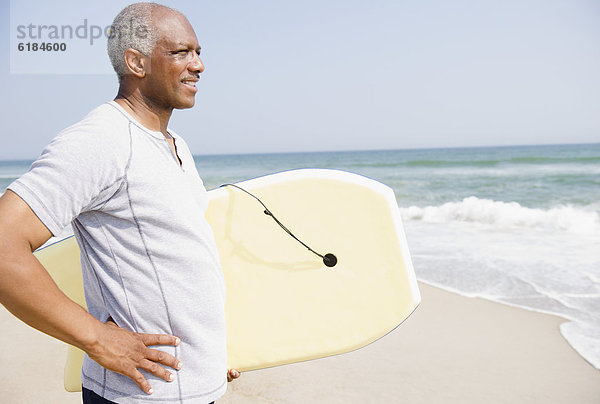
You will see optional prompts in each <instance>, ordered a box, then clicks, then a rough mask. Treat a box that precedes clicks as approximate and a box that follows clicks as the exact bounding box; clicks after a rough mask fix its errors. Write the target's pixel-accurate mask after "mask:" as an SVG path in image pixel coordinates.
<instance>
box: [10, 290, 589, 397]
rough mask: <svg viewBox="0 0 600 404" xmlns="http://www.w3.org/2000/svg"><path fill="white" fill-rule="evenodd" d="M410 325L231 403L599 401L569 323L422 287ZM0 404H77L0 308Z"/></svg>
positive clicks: (49, 346) (286, 371)
mask: <svg viewBox="0 0 600 404" xmlns="http://www.w3.org/2000/svg"><path fill="white" fill-rule="evenodd" d="M420 287H421V292H422V295H423V302H422V303H421V306H420V307H419V308H418V309H417V311H416V312H415V313H414V314H413V316H412V317H411V318H410V319H408V320H407V321H406V322H405V324H403V325H402V326H400V327H399V328H397V329H396V330H395V331H393V332H392V333H390V334H389V335H387V336H385V337H384V338H382V339H381V340H379V341H377V342H375V343H374V344H372V345H370V346H368V347H365V348H363V349H360V350H358V351H355V352H351V353H348V354H344V355H339V356H335V357H331V358H325V359H320V360H314V361H309V362H304V363H298V364H293V365H287V366H280V367H277V368H272V369H265V370H260V371H252V372H246V373H244V374H242V377H241V378H240V379H238V380H237V381H235V382H233V383H231V384H230V385H229V390H228V392H227V394H226V395H225V396H224V397H223V398H222V399H221V400H219V404H225V403H236V404H238V403H239V404H244V403H252V404H260V403H309V402H310V403H411V404H412V403H485V404H494V403H544V404H545V403H552V404H554V403H568V404H584V403H600V371H598V370H596V369H595V368H593V367H592V366H591V365H590V364H588V363H587V362H586V361H584V360H583V359H582V358H581V357H580V356H579V355H578V354H577V353H576V352H575V351H574V350H573V349H572V348H571V347H570V346H569V345H568V343H567V342H566V341H565V340H564V339H563V338H562V336H561V335H560V332H559V329H558V326H559V324H560V323H561V322H563V321H564V320H563V319H561V318H558V317H554V316H550V315H545V314H539V313H534V312H530V311H526V310H522V309H518V308H513V307H508V306H505V305H501V304H497V303H493V302H489V301H486V300H481V299H471V298H466V297H462V296H459V295H456V294H453V293H449V292H446V291H443V290H440V289H437V288H434V287H431V286H428V285H424V284H420ZM0 326H2V334H0V344H1V346H2V351H1V353H0V364H1V369H2V370H1V371H2V375H1V376H2V379H1V380H2V384H1V386H0V403H2V404H4V403H10V404H20V403H23V404H30V403H61V404H62V403H65V404H68V403H79V402H81V399H80V395H79V394H78V393H66V392H64V390H63V388H62V368H63V361H64V356H65V347H64V346H63V345H62V343H60V342H58V341H54V340H52V339H51V338H49V337H47V336H45V335H43V334H41V333H39V332H37V331H35V330H32V329H31V328H29V327H27V326H26V325H24V324H22V323H20V322H19V321H18V320H16V319H15V318H14V317H12V316H11V315H10V314H9V313H8V312H7V311H6V310H4V309H2V311H0Z"/></svg>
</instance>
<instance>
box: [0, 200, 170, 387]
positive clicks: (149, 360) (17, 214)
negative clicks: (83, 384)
mask: <svg viewBox="0 0 600 404" xmlns="http://www.w3.org/2000/svg"><path fill="white" fill-rule="evenodd" d="M51 236H52V234H51V233H50V231H49V230H48V229H47V228H46V226H44V224H43V223H42V222H41V221H40V219H38V217H37V216H36V215H35V213H33V211H32V210H31V208H30V207H29V205H27V204H26V203H25V201H23V200H22V199H21V198H20V197H19V196H18V195H17V194H15V193H14V192H12V191H10V190H7V191H6V192H5V193H4V195H2V197H0V303H2V304H3V305H4V306H5V307H6V308H7V309H8V310H9V311H10V312H11V313H13V314H14V315H15V316H17V317H18V318H20V319H21V320H22V321H24V322H25V323H27V324H29V325H30V326H32V327H34V328H36V329H38V330H40V331H42V332H44V333H46V334H48V335H51V336H53V337H55V338H58V339H60V340H62V341H64V342H66V343H69V344H71V345H74V346H76V347H78V348H80V349H82V350H83V351H85V352H87V354H88V355H89V356H90V358H92V359H93V360H95V361H96V362H98V363H99V364H100V365H102V366H104V367H105V368H107V369H109V370H112V371H114V372H117V373H121V374H123V375H125V376H128V377H130V378H131V379H132V380H133V381H135V383H137V384H138V386H140V388H141V389H142V390H144V391H145V392H146V393H148V394H151V393H152V388H151V387H150V384H149V383H148V381H147V380H146V379H145V378H144V376H143V375H142V374H141V373H140V372H139V371H138V369H144V370H146V371H148V372H150V373H152V374H154V375H155V376H157V377H160V378H162V379H164V380H167V381H171V380H172V375H171V373H170V372H169V371H167V370H166V369H165V368H164V367H162V366H160V365H159V363H160V364H163V365H166V366H170V367H172V368H174V369H180V368H181V362H180V361H179V360H178V359H177V358H175V357H173V356H172V355H169V354H167V353H166V352H162V351H158V350H155V349H150V348H148V346H151V345H177V344H179V338H176V337H174V336H171V335H158V334H139V333H133V332H130V331H128V330H125V329H123V328H120V327H117V326H116V325H115V324H114V323H107V324H105V323H102V322H100V321H98V320H97V319H95V318H94V317H93V316H91V315H90V314H89V313H88V312H87V311H85V310H84V309H83V308H82V307H81V306H79V305H78V304H77V303H75V302H73V301H72V300H71V299H69V298H68V297H67V296H66V295H65V294H64V293H63V292H62V291H61V290H60V289H59V288H58V286H56V283H54V281H53V280H52V278H51V277H50V275H49V274H48V272H47V271H46V269H45V268H44V267H43V266H42V264H40V262H39V261H38V260H37V259H36V258H35V256H34V255H33V251H35V250H36V249H37V248H39V247H40V246H41V245H42V244H44V243H45V242H46V241H47V240H48V239H49V238H50V237H51Z"/></svg>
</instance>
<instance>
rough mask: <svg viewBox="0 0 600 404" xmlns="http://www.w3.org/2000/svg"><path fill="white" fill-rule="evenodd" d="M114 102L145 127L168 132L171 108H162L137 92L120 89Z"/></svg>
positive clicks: (164, 132)
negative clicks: (127, 92) (128, 92)
mask: <svg viewBox="0 0 600 404" xmlns="http://www.w3.org/2000/svg"><path fill="white" fill-rule="evenodd" d="M115 102H116V103H117V104H119V105H120V106H121V107H123V109H124V110H125V111H127V112H128V113H129V114H130V115H131V116H133V117H134V118H135V120H136V121H138V122H139V123H140V124H142V125H143V126H144V127H145V128H148V129H150V130H153V131H157V132H161V133H163V134H165V135H167V134H168V132H167V126H168V124H169V119H170V118H171V112H172V111H173V110H172V109H171V110H164V109H161V108H159V107H157V106H156V105H154V104H152V103H151V102H150V101H149V100H147V99H145V98H144V97H143V96H142V95H141V94H139V93H130V94H124V93H123V92H122V91H121V89H119V93H118V94H117V96H116V97H115Z"/></svg>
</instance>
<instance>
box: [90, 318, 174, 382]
mask: <svg viewBox="0 0 600 404" xmlns="http://www.w3.org/2000/svg"><path fill="white" fill-rule="evenodd" d="M179 342H180V340H179V338H177V337H174V336H172V335H161V334H141V333H135V332H131V331H128V330H126V329H124V328H121V327H119V326H117V325H116V324H115V323H113V322H112V321H108V322H106V323H105V324H103V325H101V328H100V330H99V332H98V340H97V342H96V343H95V344H94V346H93V347H91V348H90V349H88V350H87V354H88V355H89V357H90V358H92V359H93V360H94V361H96V362H97V363H98V364H100V365H101V366H103V367H105V368H106V369H108V370H111V371H113V372H116V373H120V374H122V375H125V376H127V377H129V378H131V379H132V380H133V381H134V382H135V383H136V384H137V385H138V386H140V388H141V389H142V390H144V392H146V393H147V394H152V392H153V390H152V387H151V386H150V383H148V381H147V380H146V378H145V377H144V375H142V373H141V372H140V371H139V370H138V369H143V370H145V371H147V372H149V373H152V374H153V375H155V376H157V377H160V378H161V379H164V380H166V381H168V382H170V381H173V380H175V377H174V376H173V374H171V372H169V371H168V370H167V369H165V368H164V367H163V366H160V365H159V364H162V365H165V366H169V367H171V368H173V369H176V370H179V369H181V367H182V365H183V364H182V363H181V361H180V360H179V359H177V358H175V357H174V356H173V355H169V354H168V353H166V352H163V351H159V350H156V349H151V348H148V347H149V346H152V345H173V346H177V345H179Z"/></svg>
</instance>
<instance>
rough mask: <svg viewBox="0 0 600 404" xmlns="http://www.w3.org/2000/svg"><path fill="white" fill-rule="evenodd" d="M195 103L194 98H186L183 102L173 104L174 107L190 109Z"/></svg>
mask: <svg viewBox="0 0 600 404" xmlns="http://www.w3.org/2000/svg"><path fill="white" fill-rule="evenodd" d="M195 104H196V99H195V98H192V99H191V100H186V101H184V102H181V103H179V104H178V105H177V106H175V107H174V108H175V109H190V108H192V107H193V106H194V105H195Z"/></svg>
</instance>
